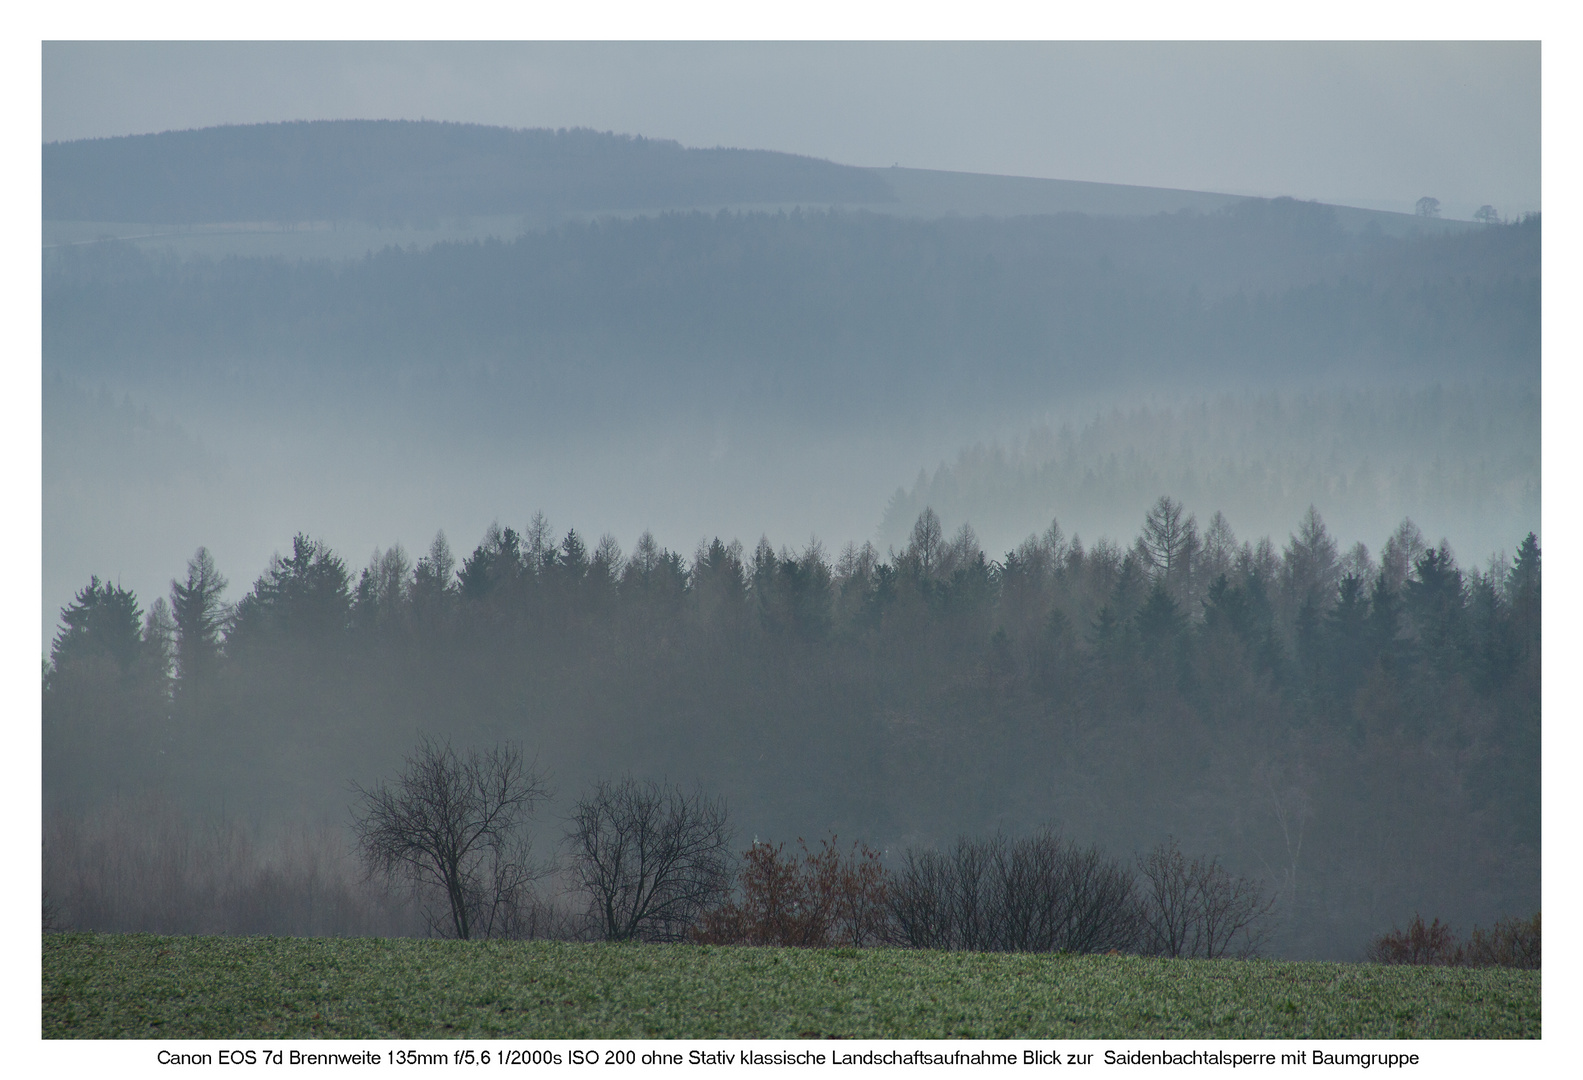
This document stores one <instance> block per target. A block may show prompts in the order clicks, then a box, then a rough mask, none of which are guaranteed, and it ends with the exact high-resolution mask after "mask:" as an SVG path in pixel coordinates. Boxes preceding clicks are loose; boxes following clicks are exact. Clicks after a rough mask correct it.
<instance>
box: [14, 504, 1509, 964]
mask: <svg viewBox="0 0 1583 1080" xmlns="http://www.w3.org/2000/svg"><path fill="white" fill-rule="evenodd" d="M228 588H229V584H228V582H227V580H226V578H225V577H224V576H223V575H222V574H221V573H220V572H219V570H218V569H217V568H216V566H215V565H214V561H213V559H212V558H211V557H210V556H209V555H208V553H207V552H206V551H203V550H201V549H200V550H199V551H198V552H197V553H196V554H195V555H194V557H193V558H192V560H191V561H190V562H189V564H188V566H187V569H186V573H185V575H184V576H183V577H181V578H179V579H177V580H175V581H173V583H172V588H171V591H170V595H169V597H168V598H163V597H162V598H159V599H157V600H155V601H154V602H153V603H151V604H150V605H149V606H148V608H147V610H144V609H143V608H142V607H141V606H140V604H139V601H138V599H137V598H136V597H135V596H134V595H133V594H132V593H130V592H129V591H127V590H125V589H122V588H120V587H119V586H117V585H114V584H110V583H106V582H102V581H100V580H98V579H94V580H92V581H90V582H89V583H88V584H87V585H86V586H84V587H83V589H82V590H81V591H80V592H79V593H78V594H77V597H76V599H75V600H74V601H73V603H72V604H70V605H68V606H67V608H66V609H65V610H64V611H63V612H62V624H61V626H62V628H61V631H60V633H59V634H58V635H57V636H56V638H55V641H54V643H53V645H52V649H51V655H50V660H49V661H48V663H47V665H46V670H45V677H44V750H45V757H44V769H45V772H44V776H45V795H46V799H47V800H57V801H59V802H61V803H62V804H69V803H72V802H73V801H75V802H77V803H88V802H91V801H93V800H94V799H95V798H97V797H99V796H101V795H102V794H104V793H105V792H108V791H114V790H121V791H126V790H131V789H136V788H138V787H140V786H141V787H157V788H159V789H161V790H165V791H170V792H175V793H178V794H179V795H180V797H182V798H185V799H188V800H190V801H191V802H192V804H193V805H195V806H204V807H212V806H214V805H216V804H218V803H219V802H221V801H223V800H229V801H228V802H227V803H226V805H229V806H233V807H240V806H244V805H247V806H251V807H253V808H254V811H255V812H261V813H263V812H267V813H280V812H281V810H282V808H283V807H285V806H288V805H291V806H295V807H298V808H304V807H319V808H321V809H323V810H325V811H326V812H333V811H334V808H335V806H336V804H337V802H338V800H342V799H344V793H345V791H346V786H345V785H346V781H347V779H348V778H358V777H371V776H375V775H382V774H384V773H386V772H388V771H389V769H390V768H391V767H392V766H393V765H394V764H395V763H396V761H397V760H398V756H399V753H400V748H401V747H403V746H406V745H410V741H411V735H412V734H413V733H414V732H419V731H422V732H431V733H433V734H435V735H436V736H438V737H443V738H447V739H454V740H456V741H457V743H458V744H461V743H492V742H496V741H498V740H499V739H500V738H502V737H508V738H512V739H517V740H522V741H527V742H529V743H531V744H532V745H533V746H534V747H535V748H536V749H537V752H538V753H539V754H540V755H541V756H542V757H543V758H544V760H547V761H554V762H556V763H557V771H558V772H559V773H561V774H563V775H565V776H566V777H567V778H568V780H569V781H570V782H571V783H573V784H574V785H584V786H586V785H589V784H592V783H595V782H597V781H598V780H599V779H601V778H604V777H609V776H613V775H625V774H628V773H632V774H635V775H639V776H644V775H646V776H651V777H660V776H667V775H668V776H676V777H696V778H697V779H698V780H699V781H700V782H703V783H705V784H706V785H707V786H709V787H710V788H711V789H713V790H717V791H721V792H723V793H725V794H726V795H728V797H729V798H730V799H731V801H732V803H733V805H735V806H738V807H740V808H741V812H742V813H743V814H744V816H745V821H746V822H747V823H748V824H750V825H751V827H753V828H755V829H756V830H757V831H760V832H762V833H764V834H765V835H775V834H777V833H778V834H780V835H795V834H799V833H801V834H807V833H808V832H815V833H818V832H823V831H824V830H826V829H829V830H832V831H839V832H841V833H842V834H844V835H849V836H851V835H856V836H860V837H867V838H869V841H870V842H872V843H875V844H877V845H879V846H880V847H886V848H891V847H894V849H895V850H896V851H897V852H899V851H901V850H902V849H903V848H906V847H916V846H918V845H920V844H922V845H924V846H925V847H927V846H931V845H933V846H936V847H943V846H944V845H946V844H947V843H948V841H949V838H951V837H953V836H958V835H963V834H973V833H977V834H981V835H982V834H986V833H997V832H1003V833H1005V834H1007V835H1008V836H1010V837H1012V838H1013V839H1017V838H1018V837H1020V836H1022V835H1023V834H1025V833H1026V832H1027V831H1028V829H1029V828H1031V826H1032V823H1034V822H1041V821H1055V822H1058V823H1060V824H1061V825H1062V827H1063V828H1064V829H1065V830H1066V831H1068V832H1071V833H1076V834H1079V835H1080V836H1081V837H1082V838H1083V839H1084V840H1085V841H1087V842H1098V843H1102V844H1103V845H1104V846H1107V847H1112V848H1121V849H1123V850H1125V849H1129V848H1130V849H1133V850H1138V849H1142V848H1144V847H1147V846H1148V844H1150V843H1153V842H1154V840H1155V839H1157V838H1158V837H1159V836H1160V835H1163V834H1165V833H1167V832H1174V833H1176V834H1178V835H1181V836H1183V838H1184V841H1188V842H1191V844H1192V846H1193V847H1194V848H1196V849H1199V850H1217V851H1220V852H1222V853H1223V854H1224V857H1225V858H1226V859H1227V860H1228V865H1229V866H1231V867H1232V868H1233V869H1235V870H1236V871H1237V872H1238V873H1241V874H1248V875H1250V876H1253V877H1257V878H1258V879H1259V880H1261V881H1264V882H1266V883H1268V884H1269V886H1270V887H1271V889H1272V890H1273V895H1274V896H1275V897H1276V898H1277V899H1278V900H1279V903H1280V905H1281V910H1282V911H1283V913H1284V916H1283V922H1282V923H1281V925H1282V927H1284V929H1282V930H1280V931H1279V932H1278V933H1277V939H1276V946H1277V948H1279V949H1281V950H1284V951H1288V952H1298V953H1307V954H1313V955H1317V954H1323V953H1324V951H1325V950H1326V949H1328V948H1332V947H1335V948H1340V947H1341V946H1339V945H1335V944H1334V942H1335V941H1338V940H1339V941H1343V942H1347V941H1350V942H1351V943H1352V945H1354V946H1356V945H1358V944H1359V943H1360V941H1361V936H1362V935H1364V934H1365V933H1373V932H1377V928H1378V926H1379V925H1382V924H1388V923H1390V922H1391V921H1393V920H1395V921H1401V920H1403V919H1405V918H1407V915H1408V914H1409V913H1410V911H1411V910H1412V909H1413V908H1415V907H1419V908H1421V907H1427V906H1430V905H1429V904H1428V902H1427V900H1426V899H1425V898H1426V896H1429V895H1432V896H1437V897H1445V898H1449V899H1448V901H1447V903H1449V906H1443V905H1442V904H1441V903H1436V904H1435V907H1436V909H1437V910H1440V911H1443V912H1445V913H1446V914H1447V915H1448V916H1450V917H1454V918H1458V919H1462V920H1464V921H1469V922H1471V921H1475V920H1483V921H1490V920H1493V919H1495V918H1497V917H1500V916H1505V915H1511V914H1515V913H1518V912H1522V913H1526V910H1532V909H1533V908H1535V907H1537V880H1538V862H1537V852H1538V836H1539V812H1538V805H1539V804H1538V747H1539V742H1538V732H1539V726H1538V720H1539V706H1538V700H1539V697H1538V693H1539V672H1540V649H1539V644H1540V642H1539V632H1540V550H1539V546H1538V541H1537V538H1536V537H1534V536H1533V535H1531V534H1530V535H1529V536H1527V537H1526V538H1524V539H1523V541H1522V542H1521V543H1520V544H1519V545H1518V547H1517V550H1516V554H1515V556H1514V557H1513V558H1512V559H1510V560H1509V561H1507V560H1503V559H1495V560H1492V562H1491V563H1490V564H1489V565H1488V566H1487V567H1485V568H1483V569H1480V568H1477V567H1464V566H1463V565H1461V564H1460V563H1459V562H1458V560H1457V559H1456V557H1455V555H1454V554H1453V552H1452V551H1451V549H1450V548H1449V546H1448V545H1446V544H1444V543H1443V542H1442V543H1441V544H1438V545H1431V544H1429V543H1427V542H1426V541H1425V539H1424V538H1423V537H1422V536H1421V535H1420V534H1419V532H1418V530H1417V529H1416V528H1415V527H1414V526H1412V524H1411V523H1410V522H1403V524H1402V526H1401V527H1400V528H1398V529H1397V530H1396V531H1395V532H1394V533H1393V534H1392V535H1391V536H1390V537H1388V538H1387V539H1386V541H1385V543H1384V544H1383V545H1382V546H1381V548H1380V550H1379V552H1378V555H1377V556H1376V555H1375V554H1374V553H1372V552H1370V551H1369V550H1368V549H1367V548H1366V547H1364V546H1363V545H1362V544H1357V545H1354V546H1353V547H1352V548H1350V549H1347V550H1345V551H1343V550H1341V548H1340V546H1339V545H1338V544H1337V542H1336V540H1335V539H1334V538H1333V537H1332V536H1331V535H1330V534H1329V532H1328V530H1327V529H1326V527H1325V525H1324V522H1323V520H1322V519H1321V517H1320V515H1319V514H1318V513H1317V512H1315V511H1313V510H1310V512H1309V513H1308V514H1306V515H1305V516H1304V518H1303V520H1302V521H1301V522H1299V523H1298V526H1297V528H1296V530H1295V531H1294V532H1293V533H1292V534H1291V536H1290V537H1289V539H1288V541H1287V543H1286V544H1285V545H1283V546H1282V547H1281V548H1279V549H1278V548H1277V547H1276V546H1275V545H1274V543H1273V542H1271V541H1270V540H1268V539H1262V540H1258V541H1249V540H1240V541H1239V540H1238V538H1237V537H1236V536H1235V535H1234V534H1233V532H1232V530H1231V528H1230V525H1229V523H1228V522H1227V521H1226V520H1225V519H1224V518H1223V517H1222V516H1220V515H1218V514H1217V515H1214V516H1212V517H1211V519H1210V520H1209V522H1208V524H1207V525H1206V526H1203V527H1200V525H1199V523H1198V521H1197V519H1196V517H1195V516H1194V515H1192V514H1190V513H1189V512H1187V510H1186V508H1184V507H1183V506H1182V505H1181V504H1180V503H1177V502H1176V501H1175V500H1172V499H1170V498H1168V497H1162V498H1160V499H1159V500H1158V501H1157V502H1156V503H1155V504H1154V505H1153V506H1152V507H1150V508H1149V510H1148V512H1147V514H1146V515H1145V518H1144V521H1143V524H1142V529H1141V531H1140V533H1139V535H1138V536H1137V537H1136V538H1135V539H1134V540H1133V541H1132V542H1131V543H1130V544H1128V545H1126V546H1123V545H1121V544H1119V543H1117V542H1114V541H1111V540H1108V539H1102V540H1099V541H1096V542H1094V543H1093V544H1091V545H1085V544H1084V543H1083V542H1082V541H1081V539H1080V538H1078V537H1077V536H1075V535H1074V536H1071V537H1068V536H1066V534H1065V533H1064V532H1063V530H1062V529H1061V528H1060V526H1059V525H1057V524H1055V523H1052V524H1051V526H1050V528H1049V529H1048V530H1046V531H1045V532H1044V533H1043V534H1041V535H1035V536H1030V537H1029V538H1028V539H1027V540H1026V541H1025V542H1024V543H1022V544H1021V545H1019V546H1018V547H1017V548H1015V549H1013V550H1011V551H1008V552H1005V553H1003V554H1002V555H1001V557H999V558H994V559H992V558H990V557H989V556H988V554H987V553H986V552H984V551H983V550H982V548H981V547H980V545H979V544H978V541H977V539H976V536H975V535H974V533H973V531H972V529H971V528H970V527H968V526H962V527H961V528H960V529H958V530H957V531H956V532H955V533H954V534H953V535H950V536H947V534H946V532H945V530H944V528H943V525H942V523H941V522H940V520H939V518H938V516H937V515H935V514H934V513H933V511H932V510H927V509H926V510H925V511H924V512H923V513H921V514H920V515H919V517H918V520H917V521H916V522H915V524H914V527H913V529H912V531H911V533H910V535H909V538H908V541H907V543H906V545H905V547H904V548H902V549H901V550H895V549H892V550H890V551H889V552H887V553H884V554H882V553H880V552H879V551H878V550H876V549H875V548H874V547H873V546H872V545H868V544H865V545H861V546H859V545H856V544H848V545H846V546H845V547H844V548H843V549H842V550H841V551H840V552H839V553H838V554H836V555H835V556H834V557H832V556H831V555H830V554H829V553H828V552H827V551H826V550H825V549H824V548H823V547H822V545H820V544H819V543H818V542H817V541H812V542H810V543H809V544H808V545H807V546H805V547H804V548H802V549H800V550H792V549H788V548H785V547H782V548H780V549H776V548H774V547H773V546H772V545H771V544H770V543H769V542H768V540H765V539H761V540H760V542H759V543H758V544H757V545H756V546H755V547H754V548H753V550H752V551H751V552H750V551H748V550H747V549H746V548H745V547H744V546H743V545H741V544H739V543H736V542H731V543H724V542H722V541H720V540H718V539H716V540H712V541H710V542H708V543H701V544H700V545H699V546H698V548H697V550H696V551H695V552H694V553H693V555H692V556H691V557H687V556H684V555H683V554H681V553H679V552H676V551H672V550H667V549H665V548H663V547H661V546H660V545H659V544H658V543H657V542H656V541H655V540H654V538H653V537H652V536H649V535H647V534H645V535H644V536H643V537H641V538H639V540H638V542H637V544H636V546H635V548H634V549H633V551H632V552H630V553H626V552H624V551H623V550H622V548H621V546H620V545H619V544H618V543H617V541H616V540H615V539H614V538H612V537H609V536H604V537H601V538H600V539H599V540H597V541H595V542H592V543H590V542H589V541H588V540H586V539H585V538H584V537H583V536H582V535H581V534H580V533H578V532H577V531H576V530H575V529H571V530H568V531H566V532H565V533H564V534H561V533H556V532H554V531H552V530H551V528H550V526H549V524H548V522H547V521H545V520H544V518H543V517H542V515H540V516H536V517H535V518H534V519H533V520H532V521H531V522H530V523H529V524H528V526H527V528H526V529H525V530H523V531H522V532H518V531H516V530H515V529H513V528H510V527H500V526H496V527H492V528H491V529H490V530H488V532H487V533H486V535H485V536H484V537H483V538H482V540H481V541H480V542H479V543H478V544H477V545H476V546H475V547H474V549H473V550H472V552H471V553H470V554H468V555H467V556H466V557H465V558H462V559H461V560H460V561H458V560H457V559H456V558H455V557H454V556H453V554H452V553H451V550H450V547H449V544H448V543H447V541H446V539H445V537H444V535H443V534H441V535H439V536H437V537H436V538H435V540H434V542H433V543H432V544H431V545H430V546H429V548H428V549H427V551H425V552H424V553H423V554H422V555H421V556H420V557H419V558H417V559H416V560H413V559H412V558H411V557H410V556H409V555H408V554H407V553H406V551H405V550H404V549H403V548H402V547H401V546H400V545H399V544H398V545H395V546H393V547H392V548H391V549H389V550H388V551H383V552H376V553H375V556H374V557H373V558H371V559H370V561H369V563H368V565H367V566H366V567H365V568H363V569H362V570H361V571H359V572H356V573H354V572H353V570H352V569H351V568H350V567H349V566H348V564H347V563H346V561H345V560H344V559H342V558H341V557H340V556H338V555H337V554H336V553H334V552H333V551H331V550H330V549H329V548H328V547H326V546H325V545H324V544H322V543H320V542H317V541H314V540H312V539H311V538H309V537H307V536H305V535H299V536H298V537H296V538H295V539H294V541H293V544H292V547H291V550H290V553H289V554H286V555H281V556H277V557H276V558H274V559H273V560H272V561H271V563H270V565H269V566H268V567H267V568H266V569H265V571H264V573H262V574H261V575H260V576H259V577H258V578H257V579H256V580H255V581H254V583H253V585H252V587H251V588H249V589H248V590H247V591H246V592H245V593H243V595H241V596H240V597H238V598H237V599H236V600H235V601H234V602H229V601H228V599H227V592H228ZM1469 866H1474V867H1478V868H1480V869H1479V871H1478V872H1476V873H1469V872H1468V871H1467V867H1469ZM1525 909H1526V910H1525ZM1320 912H1324V913H1326V914H1325V919H1327V920H1328V922H1324V921H1323V920H1320V918H1319V913H1320ZM1321 926H1326V927H1329V929H1324V930H1322V929H1321ZM1337 927H1339V928H1340V929H1339V930H1338V929H1336V928H1337ZM1283 934H1284V935H1285V936H1284V937H1282V936H1281V935H1283Z"/></svg>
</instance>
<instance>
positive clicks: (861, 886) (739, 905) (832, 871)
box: [692, 834, 889, 948]
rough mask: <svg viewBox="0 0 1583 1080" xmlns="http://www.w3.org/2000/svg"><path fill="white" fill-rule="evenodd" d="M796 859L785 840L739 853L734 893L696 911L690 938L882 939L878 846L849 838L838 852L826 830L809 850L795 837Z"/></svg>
mask: <svg viewBox="0 0 1583 1080" xmlns="http://www.w3.org/2000/svg"><path fill="white" fill-rule="evenodd" d="M797 846H798V847H799V848H800V849H801V851H802V858H801V859H800V860H799V859H798V857H797V856H796V855H795V854H789V853H787V852H786V845H785V844H769V843H755V844H754V845H753V846H752V847H751V848H749V849H748V850H747V851H745V852H743V854H742V858H743V864H742V868H741V869H740V870H739V871H738V875H737V887H738V892H739V895H738V896H737V898H736V899H733V900H731V901H730V902H728V903H726V904H723V905H722V906H720V907H718V908H716V909H715V910H713V911H711V912H709V913H707V914H706V915H704V917H703V919H702V920H701V921H700V923H699V925H698V926H697V927H695V928H694V930H693V934H692V937H693V940H695V941H698V942H703V943H708V944H717V945H787V946H795V947H802V948H823V947H827V946H832V945H850V946H865V945H876V944H879V943H881V942H883V941H884V940H885V939H886V936H887V932H888V927H889V914H888V907H887V904H886V900H887V895H888V885H887V881H886V876H885V871H884V868H883V867H882V866H881V865H880V861H879V858H880V856H879V852H877V851H875V850H874V849H873V848H871V847H869V846H868V845H867V844H860V843H854V844H853V845H852V847H851V849H850V850H848V851H846V852H843V851H842V850H841V848H840V846H839V845H837V843H836V838H835V836H834V835H833V834H832V835H831V836H830V837H829V838H828V839H826V840H824V841H823V842H822V843H821V846H820V849H819V851H817V852H811V851H809V850H808V845H807V844H806V843H804V842H803V840H802V838H801V837H799V838H798V840H797Z"/></svg>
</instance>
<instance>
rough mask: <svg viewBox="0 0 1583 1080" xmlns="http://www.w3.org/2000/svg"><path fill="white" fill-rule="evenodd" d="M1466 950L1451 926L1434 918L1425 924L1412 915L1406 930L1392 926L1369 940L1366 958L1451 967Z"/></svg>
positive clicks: (1383, 961) (1390, 962)
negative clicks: (1389, 930)
mask: <svg viewBox="0 0 1583 1080" xmlns="http://www.w3.org/2000/svg"><path fill="white" fill-rule="evenodd" d="M1464 957H1465V950H1464V949H1463V946H1462V943H1461V942H1459V941H1458V940H1457V935H1456V932H1455V931H1454V930H1452V929H1451V927H1449V926H1447V925H1446V924H1445V923H1443V922H1441V921H1440V920H1439V919H1435V921H1434V922H1432V923H1430V924H1429V925H1427V926H1425V925H1424V917H1423V916H1422V915H1418V914H1415V915H1413V921H1412V922H1410V923H1408V924H1407V929H1406V930H1398V929H1396V928H1395V927H1392V928H1391V932H1390V933H1388V934H1381V935H1380V936H1379V937H1377V938H1375V939H1374V940H1373V941H1372V942H1370V943H1369V959H1370V960H1372V961H1373V962H1374V963H1376V964H1415V965H1438V966H1448V967H1454V966H1458V965H1460V964H1461V963H1462V962H1463V959H1464Z"/></svg>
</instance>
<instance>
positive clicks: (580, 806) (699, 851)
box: [567, 777, 731, 941]
mask: <svg viewBox="0 0 1583 1080" xmlns="http://www.w3.org/2000/svg"><path fill="white" fill-rule="evenodd" d="M567 841H568V843H569V845H570V847H571V850H572V871H573V874H574V876H575V879H576V881H577V884H578V887H579V888H581V890H582V891H583V892H584V893H585V894H586V895H587V896H588V900H589V905H590V908H591V910H592V914H593V917H594V920H595V922H596V923H597V925H598V927H599V930H600V933H601V934H602V935H603V937H604V938H605V939H606V940H608V941H631V940H633V939H642V940H646V941H679V940H681V939H682V938H683V937H684V936H685V935H686V933H687V931H688V929H689V928H690V927H691V926H692V924H693V922H694V921H695V920H696V919H697V918H698V916H699V915H700V914H702V913H703V911H704V910H705V909H707V908H709V907H713V906H714V905H715V904H717V903H719V902H720V901H721V900H722V899H723V898H724V896H725V893H726V890H727V889H728V888H729V887H730V884H731V830H730V826H729V824H728V822H727V817H726V806H725V802H724V801H723V800H721V799H711V798H708V797H707V796H705V795H704V794H703V793H702V792H701V791H696V792H694V793H692V794H690V795H689V794H687V793H685V792H683V791H682V790H681V789H679V788H677V787H675V786H674V785H672V784H659V783H655V782H654V781H647V782H643V783H640V782H638V781H637V780H634V779H632V778H631V777H627V778H626V779H624V780H622V781H620V782H619V783H611V782H609V781H602V782H600V783H599V785H598V786H597V787H595V788H594V790H593V791H591V792H589V793H588V794H586V795H584V796H583V798H582V799H580V800H579V801H578V803H577V810H576V812H575V813H574V814H573V815H572V822H571V827H570V829H569V831H568V833H567Z"/></svg>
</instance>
